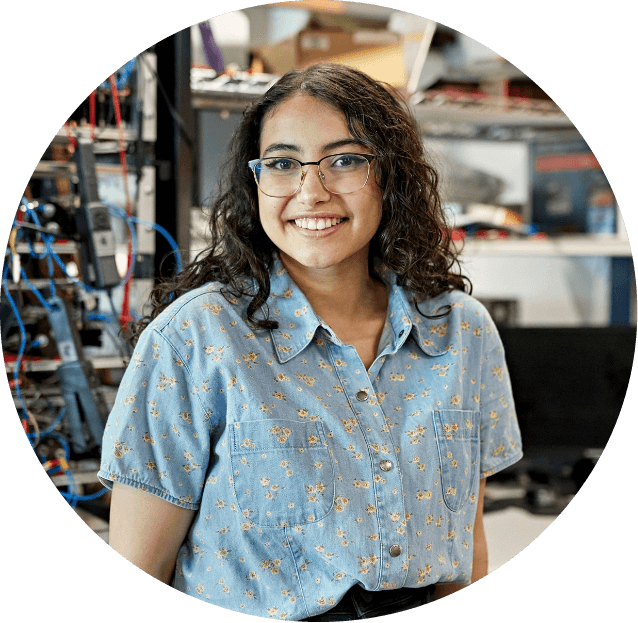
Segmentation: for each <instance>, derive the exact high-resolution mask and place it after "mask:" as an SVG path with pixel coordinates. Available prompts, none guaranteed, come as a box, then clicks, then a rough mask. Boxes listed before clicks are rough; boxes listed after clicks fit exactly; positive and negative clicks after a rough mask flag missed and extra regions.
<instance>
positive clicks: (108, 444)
mask: <svg viewBox="0 0 638 623" xmlns="http://www.w3.org/2000/svg"><path fill="white" fill-rule="evenodd" d="M210 419H211V414H210V413H206V412H205V410H204V408H203V406H202V403H201V401H200V398H199V395H198V393H197V387H196V385H195V384H194V382H193V381H192V378H191V375H190V371H189V369H188V367H187V365H186V362H185V361H184V360H182V359H181V358H180V356H179V354H178V352H177V351H176V350H175V349H174V348H173V346H172V344H171V343H170V342H169V341H168V340H167V338H166V337H165V336H164V335H163V334H162V333H161V332H159V331H157V330H155V329H153V328H147V329H146V330H145V331H144V332H143V333H142V335H141V336H140V339H139V341H138V343H137V346H136V348H135V351H134V353H133V357H132V359H131V362H130V364H129V366H128V368H127V369H126V372H125V373H124V377H123V379H122V383H121V384H120V387H119V389H118V392H117V396H116V399H115V403H114V405H113V409H112V410H111V413H110V415H109V417H108V421H107V423H106V428H105V431H104V436H103V439H102V457H101V463H100V471H99V472H98V477H99V478H100V480H101V481H102V482H103V484H104V485H105V486H107V487H109V488H111V487H112V483H113V481H117V482H121V483H124V484H127V485H130V486H133V487H136V488H139V489H143V490H145V491H148V492H149V493H152V494H154V495H156V496H159V497H161V498H163V499H165V500H167V501H169V502H171V503H173V504H177V505H179V506H182V507H184V508H189V509H194V510H196V509H198V508H199V502H200V498H201V495H202V490H203V486H204V481H205V475H206V471H207V468H208V462H209V456H210V443H211V442H210V437H211V421H210Z"/></svg>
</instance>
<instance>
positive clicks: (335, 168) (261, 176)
mask: <svg viewBox="0 0 638 623" xmlns="http://www.w3.org/2000/svg"><path fill="white" fill-rule="evenodd" d="M374 158H375V156H370V155H368V154H333V155H331V156H324V157H323V158H322V159H321V160H317V162H301V161H299V160H297V159H296V158H288V157H282V156H275V157H274V158H258V159H257V160H251V161H250V162H249V163H248V166H249V167H250V168H251V169H252V172H253V175H254V176H255V182H257V186H259V189H260V190H261V192H263V193H264V195H268V196H269V197H292V195H296V194H297V193H298V192H299V190H301V186H302V184H303V182H304V179H305V178H306V173H307V171H303V170H302V167H305V166H307V165H309V164H314V165H317V167H318V172H319V179H320V180H321V183H322V184H323V187H324V188H325V189H326V190H327V191H328V192H331V193H333V194H335V195H348V194H350V193H354V192H357V191H358V190H361V189H362V188H363V187H364V186H365V185H366V183H367V182H368V177H369V175H370V163H371V162H372V161H373V160H374Z"/></svg>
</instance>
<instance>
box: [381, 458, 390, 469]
mask: <svg viewBox="0 0 638 623" xmlns="http://www.w3.org/2000/svg"><path fill="white" fill-rule="evenodd" d="M379 467H381V469H382V470H383V471H384V472H389V471H390V470H391V469H392V461H388V460H387V459H386V460H384V461H381V463H379Z"/></svg>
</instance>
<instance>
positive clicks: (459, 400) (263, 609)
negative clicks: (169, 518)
mask: <svg viewBox="0 0 638 623" xmlns="http://www.w3.org/2000/svg"><path fill="white" fill-rule="evenodd" d="M382 276H383V278H384V281H385V282H386V284H387V287H388V295H389V306H388V315H387V322H386V326H385V329H384V332H383V335H382V338H381V343H380V345H379V353H378V356H377V358H376V360H375V361H374V363H373V364H372V366H371V367H370V369H369V370H368V371H367V372H366V369H365V367H364V365H363V364H362V362H361V360H360V358H359V356H358V355H357V352H356V351H355V349H354V348H353V347H352V346H348V345H347V344H344V343H342V342H341V341H340V340H339V338H338V337H337V336H336V335H335V334H334V333H333V332H332V330H331V329H330V328H329V327H328V326H327V325H326V324H325V323H323V322H322V320H321V319H320V318H319V317H317V315H316V314H315V313H314V312H313V310H312V308H311V307H310V305H309V303H308V301H307V300H306V298H305V297H304V295H303V294H302V293H301V291H300V290H299V289H298V288H297V286H296V285H295V284H294V282H293V281H292V279H291V278H290V276H289V275H288V274H287V272H286V271H285V269H284V268H283V266H282V264H281V262H280V261H279V260H277V262H276V264H275V267H274V270H273V272H272V277H271V292H272V294H271V297H270V300H269V303H268V307H269V309H270V315H271V318H274V319H276V320H277V321H278V322H279V328H278V329H276V330H273V331H253V330H252V329H251V328H250V327H249V326H248V325H247V324H246V322H245V321H244V320H243V317H242V312H243V310H244V309H245V306H246V304H247V299H246V300H245V297H242V299H240V300H239V301H231V302H229V301H227V300H226V299H225V298H224V297H223V296H222V295H221V294H220V292H219V290H220V288H221V286H220V285H219V284H210V285H208V286H204V287H201V288H199V289H197V290H194V291H193V292H191V293H189V294H186V295H184V296H182V297H180V298H179V299H177V300H176V301H175V302H174V303H172V304H171V305H170V307H169V308H168V309H166V310H165V311H164V312H163V313H162V314H160V316H159V317H158V318H156V319H155V320H154V321H153V322H152V323H151V324H150V325H149V327H147V329H146V330H145V331H144V332H143V334H142V336H141V338H140V340H139V342H138V344H137V347H136V349H135V353H134V356H133V359H132V360H131V363H130V365H129V367H128V369H127V371H126V373H125V376H124V379H123V381H122V383H121V386H120V388H119V392H118V395H117V399H116V403H115V405H114V407H113V411H112V412H111V414H110V417H109V421H108V424H107V427H106V431H105V433H104V442H103V452H102V463H101V470H100V472H99V476H100V477H101V479H102V480H103V481H104V482H105V484H107V485H110V483H111V482H112V481H118V482H122V483H125V484H127V485H130V486H133V487H138V488H140V489H144V490H145V491H147V492H149V493H151V494H153V495H157V496H159V497H161V498H163V499H164V500H167V501H169V502H171V503H173V504H177V505H179V506H182V507H184V508H189V509H194V510H197V513H196V515H195V518H194V522H193V524H192V527H191V529H190V531H189V533H188V536H187V539H186V541H185V542H184V544H183V545H182V547H181V549H180V551H179V555H178V558H177V568H176V574H175V581H174V586H175V588H177V589H179V590H181V591H183V592H185V593H187V594H189V595H193V596H194V597H197V598H199V599H202V600H204V601H209V602H210V603H214V604H216V605H218V606H222V607H224V608H228V609H231V610H237V611H240V612H245V613H246V614H253V615H257V616H262V617H267V618H268V617H269V618H276V619H291V620H299V619H303V618H305V617H307V616H310V615H316V614H319V613H321V612H324V611H326V610H328V609H330V608H331V607H332V606H334V605H335V604H336V603H338V602H339V600H340V599H341V597H342V596H343V595H344V593H345V592H346V591H347V590H348V589H349V588H350V587H351V586H353V585H355V584H357V583H360V584H361V585H362V586H363V587H364V588H366V589H368V590H386V589H393V588H400V587H404V586H405V587H419V586H427V585H428V584H432V583H435V582H454V583H461V584H466V583H469V581H470V578H471V567H472V551H473V540H472V531H473V526H474V519H475V514H476V502H477V498H478V489H479V479H480V478H482V477H485V476H488V475H490V474H493V473H494V472H496V471H498V470H501V469H503V468H505V467H507V466H509V465H511V464H512V463H514V462H516V461H518V460H519V459H520V458H521V456H522V450H521V440H520V432H519V428H518V424H517V421H516V415H515V411H514V403H513V400H512V394H511V388H510V382H509V377H508V372H507V367H506V364H505V358H504V354H503V349H502V345H501V341H500V339H499V336H498V333H497V331H496V328H495V326H494V324H493V322H492V320H491V319H490V317H489V315H488V314H487V312H486V310H485V309H484V307H483V306H482V305H481V304H480V303H479V302H477V301H476V300H475V299H473V298H471V297H470V296H468V295H466V294H464V293H462V292H459V291H454V292H450V293H446V294H442V295H440V296H438V297H436V298H435V299H432V300H429V301H426V302H423V303H419V308H420V310H421V312H423V314H425V315H427V316H432V315H436V314H437V313H440V312H441V311H444V309H443V308H444V306H446V305H449V306H451V311H450V313H449V315H447V316H445V317H444V318H439V319H433V320H430V319H428V318H425V317H424V316H423V315H422V314H421V313H419V311H417V309H416V308H415V306H414V304H413V303H412V300H411V298H412V297H411V296H409V295H408V294H407V293H406V292H405V291H404V290H403V289H402V288H400V287H398V286H396V284H395V278H394V275H393V274H392V273H390V272H389V271H385V273H384V274H383V275H382Z"/></svg>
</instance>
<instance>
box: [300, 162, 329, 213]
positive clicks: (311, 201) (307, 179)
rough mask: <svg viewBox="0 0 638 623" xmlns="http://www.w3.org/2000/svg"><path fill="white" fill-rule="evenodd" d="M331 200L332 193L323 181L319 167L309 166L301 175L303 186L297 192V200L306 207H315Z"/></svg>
mask: <svg viewBox="0 0 638 623" xmlns="http://www.w3.org/2000/svg"><path fill="white" fill-rule="evenodd" d="M311 167H312V168H311ZM315 167H316V169H315ZM313 169H314V170H313ZM329 199H330V192H329V191H328V190H327V189H326V187H325V186H324V185H323V182H322V181H321V172H320V171H319V167H318V166H317V165H314V164H311V165H307V166H306V168H305V171H303V173H302V175H301V184H300V185H299V190H298V191H297V200H298V201H299V202H300V203H304V204H306V205H315V204H317V203H319V202H320V201H328V200H329Z"/></svg>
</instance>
